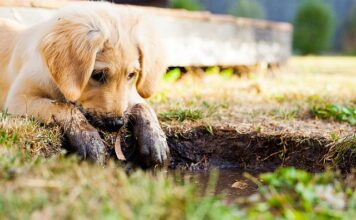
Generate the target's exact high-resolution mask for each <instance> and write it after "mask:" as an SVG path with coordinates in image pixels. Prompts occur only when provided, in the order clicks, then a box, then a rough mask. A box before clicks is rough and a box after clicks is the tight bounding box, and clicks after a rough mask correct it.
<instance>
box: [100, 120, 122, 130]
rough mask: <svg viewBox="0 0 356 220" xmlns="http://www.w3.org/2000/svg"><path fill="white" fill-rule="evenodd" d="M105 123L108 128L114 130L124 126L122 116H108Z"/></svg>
mask: <svg viewBox="0 0 356 220" xmlns="http://www.w3.org/2000/svg"><path fill="white" fill-rule="evenodd" d="M105 124H106V126H107V128H108V130H111V131H115V130H119V129H120V128H121V127H122V126H124V124H125V122H124V119H123V118H108V119H106V123H105Z"/></svg>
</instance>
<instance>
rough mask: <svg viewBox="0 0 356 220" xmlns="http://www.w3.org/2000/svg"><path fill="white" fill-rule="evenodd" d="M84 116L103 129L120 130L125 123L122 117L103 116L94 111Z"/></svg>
mask: <svg viewBox="0 0 356 220" xmlns="http://www.w3.org/2000/svg"><path fill="white" fill-rule="evenodd" d="M84 116H85V117H86V119H87V120H88V121H89V123H90V124H91V125H93V126H94V127H96V128H99V129H100V130H103V131H109V132H114V131H119V130H120V128H121V127H122V126H124V124H125V120H124V119H123V118H122V117H113V116H103V115H99V114H93V113H85V114H84Z"/></svg>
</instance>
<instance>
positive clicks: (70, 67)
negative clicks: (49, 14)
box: [39, 18, 107, 101]
mask: <svg viewBox="0 0 356 220" xmlns="http://www.w3.org/2000/svg"><path fill="white" fill-rule="evenodd" d="M85 22H86V21H84V20H80V19H77V20H74V19H73V18H72V19H64V18H59V19H58V20H57V22H56V24H55V25H54V27H53V29H52V30H51V31H50V32H49V33H47V34H46V35H45V36H44V37H43V38H42V40H41V42H40V44H39V50H40V52H41V55H42V57H43V60H44V61H45V63H46V64H47V67H48V70H49V72H50V74H51V76H52V79H53V80H54V82H55V83H56V85H57V86H58V88H59V90H60V91H61V92H62V94H63V95H64V97H65V98H66V99H67V100H68V101H76V100H77V99H78V98H79V97H80V95H81V93H82V91H83V89H84V88H85V86H86V84H87V83H88V81H89V79H90V76H91V72H92V70H93V68H94V63H95V58H96V54H97V52H98V51H99V50H100V48H101V47H102V46H103V44H104V42H105V40H106V38H107V37H106V36H105V33H103V31H102V30H101V29H100V27H95V25H92V24H87V23H85ZM96 26H98V25H96Z"/></svg>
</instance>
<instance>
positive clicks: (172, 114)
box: [159, 109, 203, 122]
mask: <svg viewBox="0 0 356 220" xmlns="http://www.w3.org/2000/svg"><path fill="white" fill-rule="evenodd" d="M159 118H160V119H162V120H165V121H172V120H176V121H179V122H183V121H196V120H199V119H202V118H203V112H202V111H201V110H198V109H173V110H170V111H167V112H161V113H160V114H159Z"/></svg>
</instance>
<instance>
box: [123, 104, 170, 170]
mask: <svg viewBox="0 0 356 220" xmlns="http://www.w3.org/2000/svg"><path fill="white" fill-rule="evenodd" d="M130 114H131V115H130V116H131V119H130V122H131V125H132V131H133V135H134V138H135V140H136V143H137V145H138V146H137V149H136V155H135V156H136V158H137V159H136V162H137V163H139V164H140V165H141V166H142V167H144V168H149V167H153V166H155V165H162V164H163V163H164V162H165V161H166V160H167V159H168V156H169V148H168V144H167V140H166V135H165V134H164V132H163V130H162V129H161V127H160V125H159V122H158V120H157V117H156V115H155V113H154V112H153V110H151V109H150V108H149V107H148V106H146V105H144V104H137V105H135V106H134V107H133V108H132V109H131V113H130Z"/></svg>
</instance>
